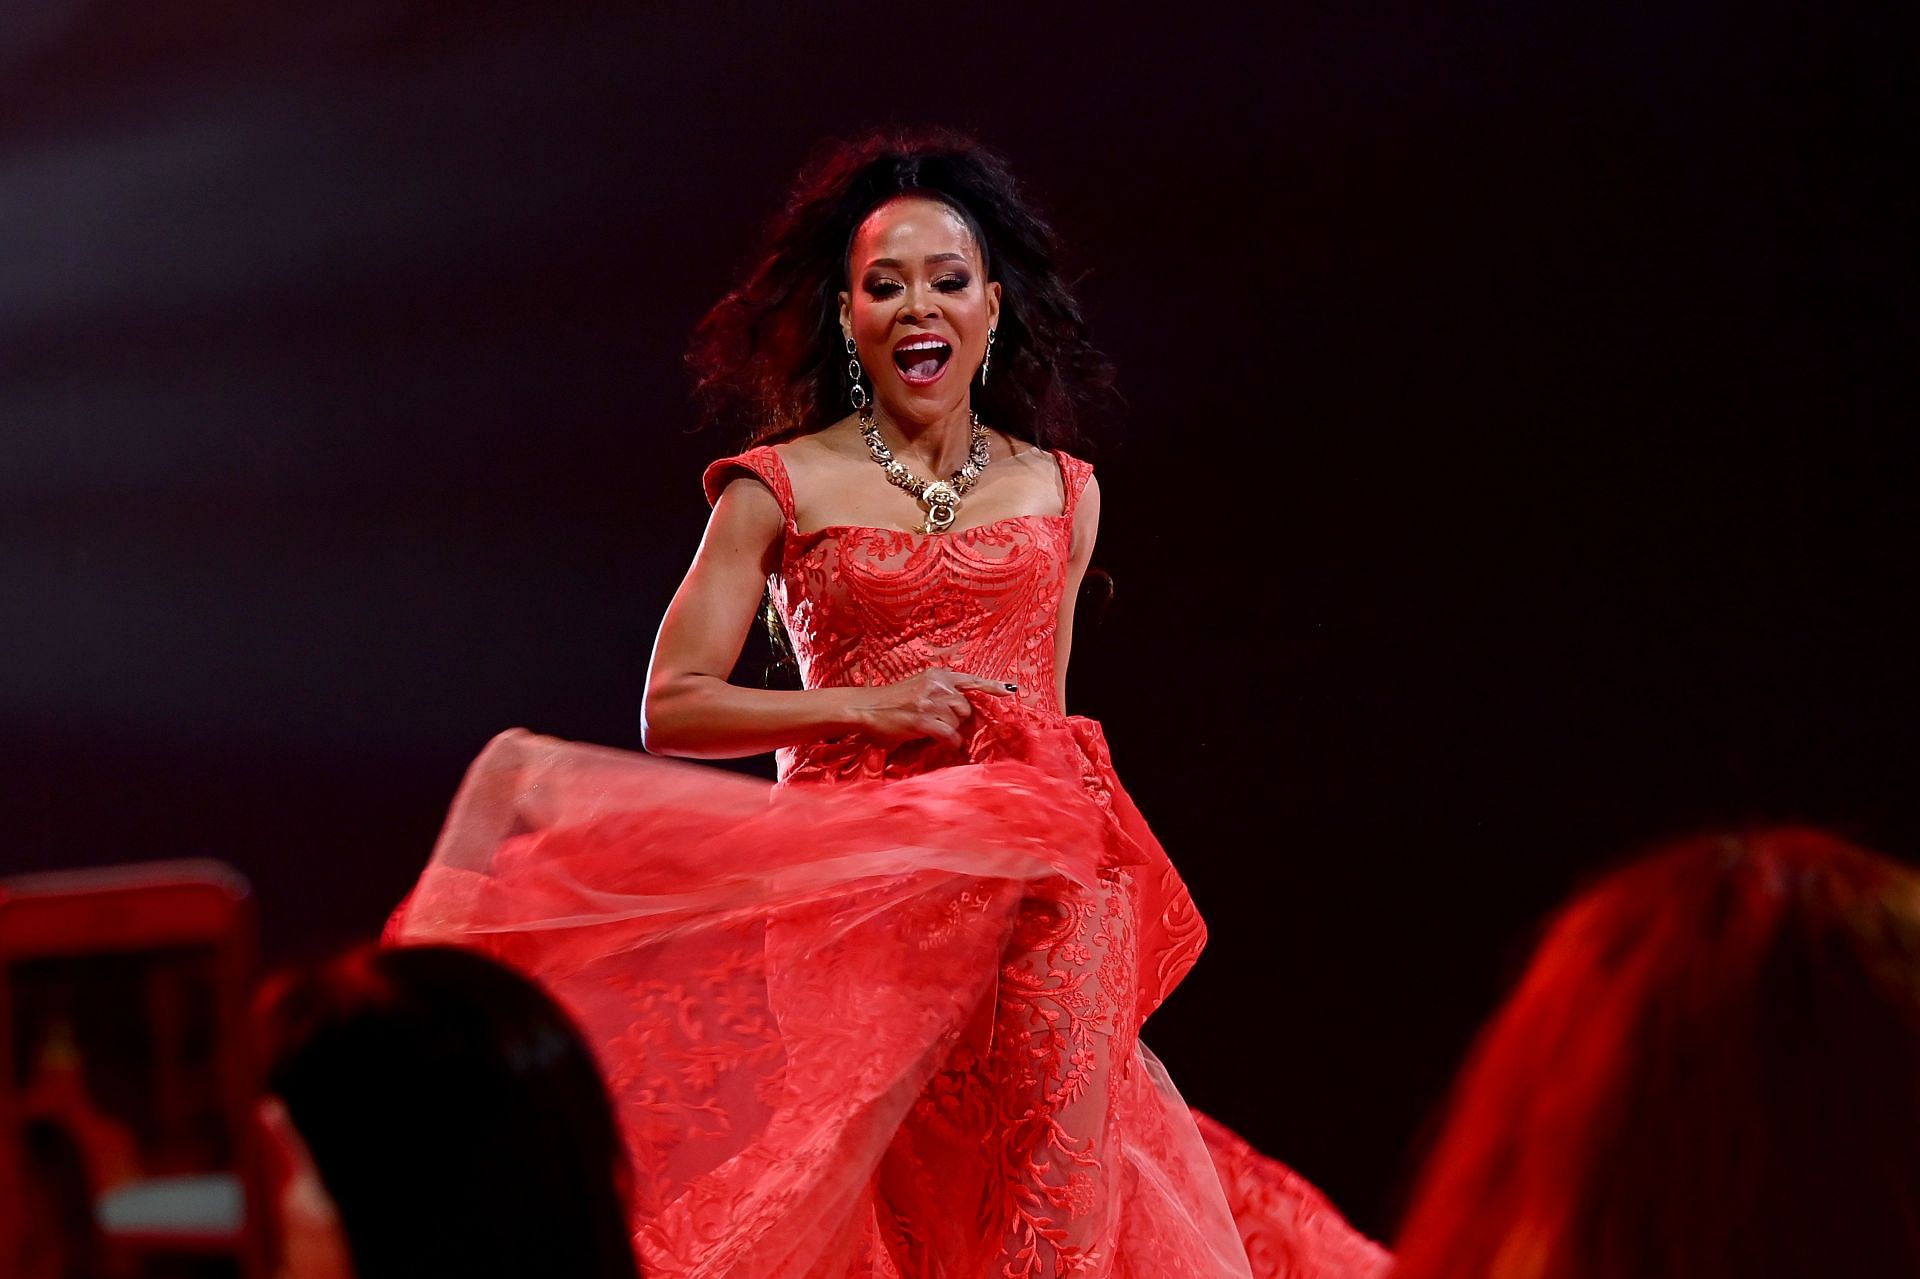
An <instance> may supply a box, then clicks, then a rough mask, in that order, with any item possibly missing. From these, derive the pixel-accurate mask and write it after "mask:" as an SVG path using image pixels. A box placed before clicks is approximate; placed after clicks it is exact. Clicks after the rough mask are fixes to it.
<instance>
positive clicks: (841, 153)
mask: <svg viewBox="0 0 1920 1279" xmlns="http://www.w3.org/2000/svg"><path fill="white" fill-rule="evenodd" d="M907 194H912V195H921V196H929V197H932V198H933V199H936V200H939V201H941V202H942V203H944V204H946V205H948V206H950V207H951V208H953V210H954V211H955V212H956V213H957V214H959V216H960V217H961V219H962V220H963V221H965V222H966V224H967V226H968V228H969V229H970V230H971V231H972V232H973V234H974V238H975V240H976V242H977V243H978V245H979V247H980V252H981V257H982V258H983V259H984V264H985V267H986V273H987V278H988V279H989V280H997V281H999V283H1000V287H1001V304H1000V323H999V328H998V331H997V336H996V338H995V340H994V348H993V374H994V375H993V379H992V383H991V384H990V385H986V386H976V387H975V389H974V406H975V408H976V409H977V410H978V411H979V413H980V415H981V417H982V418H983V419H984V420H986V421H987V422H989V423H991V424H992V425H993V426H996V427H998V428H1000V429H1001V430H1003V431H1005V432H1007V433H1008V434H1011V435H1017V436H1021V437H1023V438H1025V439H1029V440H1031V441H1033V442H1034V443H1035V444H1038V445H1040V446H1041V447H1043V448H1051V447H1054V446H1056V445H1061V446H1064V445H1080V444H1082V443H1083V442H1084V441H1085V440H1086V438H1087V427H1089V426H1091V425H1093V424H1095V423H1096V422H1097V421H1099V420H1101V419H1103V418H1105V417H1107V416H1108V415H1109V412H1110V410H1111V408H1112V407H1113V405H1114V404H1115V402H1116V401H1117V397H1116V396H1115V395H1114V392H1113V366H1112V365H1111V364H1110V363H1109V362H1108V361H1107V359H1106V357H1105V356H1103V355H1102V354H1101V353H1100V352H1099V351H1098V350H1096V349H1095V348H1094V346H1093V344H1092V343H1091V342H1090V341H1088V339H1087V324H1086V320H1085V318H1084V317H1083V316H1082V314H1081V311H1080V304H1079V303H1078V302H1077V301H1076V300H1075V299H1074V296H1073V293H1072V291H1071V289H1070V288H1069V286H1068V281H1067V280H1066V279H1065V278H1063V276H1062V274H1061V269H1060V265H1059V259H1060V242H1059V237H1058V236H1057V235H1055V233H1054V231H1053V228H1052V227H1051V226H1049V225H1048V224H1047V223H1046V221H1045V220H1044V219H1042V218H1041V217H1040V215H1039V214H1038V213H1037V212H1035V210H1034V209H1033V207H1032V206H1031V205H1030V204H1029V203H1028V202H1027V200H1026V199H1025V197H1024V196H1023V195H1022V193H1021V191H1020V187H1019V184H1018V183H1017V182H1016V181H1015V180H1014V177H1013V174H1012V172H1011V170H1009V169H1008V167H1007V163H1006V161H1005V160H1004V159H1002V158H1001V157H1000V156H999V155H996V154H995V153H994V152H992V151H990V150H988V149H986V148H985V147H982V146H981V145H979V144H978V143H976V142H975V141H973V139H971V138H969V137H966V136H964V135H962V134H959V133H954V132H951V131H949V130H945V129H915V130H900V129H886V130H880V131H876V132H873V133H869V134H867V135H866V136H864V137H861V138H858V139H856V140H854V141H851V142H834V143H829V144H827V145H826V146H824V147H823V148H822V149H821V150H820V151H819V152H817V153H816V155H815V156H814V158H813V159H812V160H811V161H810V162H809V163H808V164H807V166H806V168H805V169H804V170H802V172H801V174H800V177H799V179H798V180H797V181H796V182H795V184H794V187H793V190H792V192H791V193H790V194H789V196H788V198H787V202H786V205H785V207H784V208H783V209H782V211H781V212H780V214H779V216H777V217H776V218H775V219H774V220H773V222H772V223H771V224H770V225H769V227H768V229H767V233H766V238H765V241H764V243H763V245H762V247H761V250H760V252H759V254H758V259H757V261H756V262H755V264H754V266H753V268H752V269H751V270H750V271H749V272H748V273H747V276H746V279H745V281H744V282H743V283H742V284H740V285H739V286H738V287H737V288H735V289H733V290H732V291H731V292H730V293H728V294H727V295H726V297H724V298H722V299H721V300H720V302H719V303H718V304H717V305H716V306H714V308H713V309H712V310H711V311H709V312H707V314H706V317H705V318H704V319H702V320H701V321H700V324H699V325H698V327H696V328H695V330H694V334H693V343H692V346H691V349H690V350H689V351H688V354H687V362H688V363H689V364H690V365H692V367H693V370H694V373H695V375H696V377H697V379H698V380H697V385H696V394H697V395H698V396H699V398H700V400H701V401H702V403H703V406H704V410H705V419H706V420H707V421H708V422H712V423H718V424H720V425H723V426H731V427H734V428H736V429H742V431H743V433H744V435H745V436H746V439H747V442H748V443H749V444H759V443H764V442H766V441H769V440H775V439H781V438H786V437H790V436H794V435H803V434H806V433H808V432H811V431H817V430H819V429H820V428H821V427H823V426H827V425H829V424H830V423H832V422H834V421H836V420H838V419H839V418H840V417H841V416H842V415H843V414H844V413H845V411H846V410H845V408H844V407H843V406H845V405H846V404H847V390H848V383H847V381H846V357H845V355H844V354H843V353H842V347H841V334H840V321H839V294H840V292H841V290H843V289H845V288H847V287H849V280H850V276H849V268H848V261H847V258H848V254H849V253H850V252H851V251H852V247H853V236H854V233H855V231H856V230H857V229H858V228H859V226H860V223H861V222H862V221H863V220H864V219H865V218H866V216H867V214H868V213H870V212H871V211H872V210H873V209H874V208H876V207H877V206H879V205H880V204H883V203H885V202H886V201H887V200H890V199H892V198H893V197H895V196H899V195H907ZM1002 370H1005V371H1004V372H1002Z"/></svg>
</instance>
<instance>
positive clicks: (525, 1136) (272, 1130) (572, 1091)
mask: <svg viewBox="0 0 1920 1279" xmlns="http://www.w3.org/2000/svg"><path fill="white" fill-rule="evenodd" d="M259 1027H260V1035H261V1038H262V1040H263V1043H262V1049H263V1051H262V1060H263V1061H264V1063H265V1066H266V1073H267V1087H268V1089H269V1091H270V1092H271V1093H272V1096H273V1099H272V1100H270V1101H269V1102H267V1103H266V1104H264V1105H263V1107H262V1118H263V1121H264V1124H265V1128H266V1132H267V1135H268V1137H269V1142H270V1148H271V1149H273V1150H274V1151H276V1152H277V1154H278V1156H279V1158H278V1160H277V1162H278V1164H279V1165H280V1170H281V1178H280V1180H281V1186H280V1194H279V1196H278V1202H277V1205H276V1206H277V1208H278V1214H277V1218H278V1220H277V1225H278V1226H279V1229H278V1232H277V1233H278V1235H279V1239H280V1243H281V1251H282V1258H281V1267H280V1273H281V1274H282V1275H283V1276H285V1279H335V1277H336V1276H346V1275H352V1276H357V1279H381V1277H382V1276H395V1277H396V1279H398V1277H399V1276H405V1277H406V1279H425V1277H426V1276H434V1275H445V1276H456V1275H457V1276H460V1279H485V1277H486V1276H501V1277H502V1279H505V1277H506V1276H514V1277H515V1279H518V1277H520V1276H525V1275H569V1276H577V1277H578V1279H637V1277H638V1274H639V1271H638V1268H637V1267H636V1265H635V1262H634V1255H633V1249H632V1244H631V1241H630V1239H629V1236H628V1230H627V1223H626V1212H625V1205H626V1200H627V1197H628V1196H627V1178H628V1172H627V1160H626V1151H625V1149H624V1147H623V1145H622V1141H621V1137H620V1131H619V1128H618V1126H617V1123H616V1121H615V1118H614V1114H613V1110H612V1107H611V1105H610V1103H609V1101H608V1098H607V1092H606V1087H605V1085H604V1084H603V1083H602V1082H601V1080H600V1076H599V1073H598V1071H597V1070H596V1069H595V1066H594V1060H593V1056H592V1054H591V1052H590V1050H589V1049H588V1048H587V1046H586V1044H585V1043H584V1042H582V1040H581V1038H580V1034H579V1031H577V1030H576V1029H575V1028H574V1026H573V1024H572V1023H571V1022H570V1021H569V1019H568V1018H567V1016H566V1014H565V1013H563V1012H562V1011H561V1010H560V1009H559V1008H557V1007H555V1006H554V1003H553V1001H552V1000H551V999H549V998H547V996H546V995H545V994H543V993H542V992H541V991H540V990H539V988H538V987H536V986H534V985H533V984H532V983H530V982H528V981H527V980H526V979H525V978H524V977H521V976H520V975H518V974H517V973H514V972H511V971H509V970H508V969H506V968H503V967H502V966H501V965H499V964H496V963H493V962H491V961H489V960H487V959H485V958H484V957H482V956H480V955H476V954H472V953H470V952H468V951H465V950H459V949H455V948H452V947H446V946H407V947H400V948H397V949H387V950H380V949H375V948H373V947H364V948H360V949H356V950H353V951H349V952H348V953H347V954H345V955H342V956H340V957H339V958H337V959H334V960H331V961H329V962H327V963H324V964H320V965H317V966H315V967H313V968H310V969H306V970H303V971H300V972H293V973H287V974H284V975H282V976H280V977H279V978H277V979H275V980H274V981H272V982H270V983H269V984H268V985H267V986H266V987H265V988H264V989H263V990H262V992H261V999H260V1011H259Z"/></svg>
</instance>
